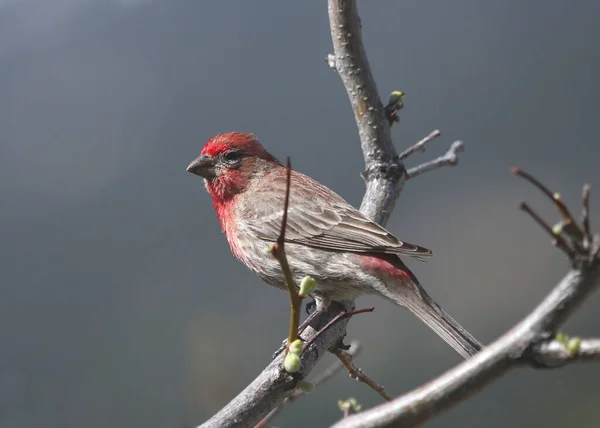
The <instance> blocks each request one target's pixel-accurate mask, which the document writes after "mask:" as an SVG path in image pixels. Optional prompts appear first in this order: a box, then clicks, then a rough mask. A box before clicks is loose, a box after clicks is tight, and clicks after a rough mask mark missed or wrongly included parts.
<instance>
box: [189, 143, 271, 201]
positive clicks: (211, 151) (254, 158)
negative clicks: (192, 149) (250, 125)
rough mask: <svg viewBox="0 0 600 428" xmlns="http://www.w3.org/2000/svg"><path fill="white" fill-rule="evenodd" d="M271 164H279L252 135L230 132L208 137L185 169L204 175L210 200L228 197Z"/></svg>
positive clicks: (226, 198) (239, 190) (238, 191)
mask: <svg viewBox="0 0 600 428" xmlns="http://www.w3.org/2000/svg"><path fill="white" fill-rule="evenodd" d="M274 165H277V166H281V163H280V162H279V161H278V160H277V159H276V158H275V157H274V156H273V155H271V154H270V153H269V152H267V151H266V150H265V148H264V147H263V145H262V144H261V143H260V142H259V141H258V139H257V138H256V137H255V136H254V135H253V134H250V133H246V132H229V133H227V134H218V135H215V136H214V137H212V138H211V139H209V140H208V141H207V142H206V144H205V145H204V148H203V149H202V152H201V153H200V156H198V157H197V158H196V159H194V160H193V161H192V162H191V163H190V164H189V165H188V167H187V171H188V172H191V173H192V174H195V175H198V176H200V177H202V178H204V182H205V184H206V188H207V190H208V192H209V193H210V195H211V196H212V198H213V200H228V199H231V197H233V196H235V195H236V194H238V193H240V192H243V191H244V190H245V189H246V187H247V186H248V183H249V182H250V180H252V179H253V178H256V177H258V176H260V175H262V174H263V173H264V172H266V171H268V170H269V169H270V168H271V167H273V166H274Z"/></svg>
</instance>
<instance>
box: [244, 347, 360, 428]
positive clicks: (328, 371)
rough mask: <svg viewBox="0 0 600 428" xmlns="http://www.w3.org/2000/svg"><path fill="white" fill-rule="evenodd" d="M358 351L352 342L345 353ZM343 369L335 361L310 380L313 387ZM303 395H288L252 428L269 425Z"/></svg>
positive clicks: (352, 353) (340, 364)
mask: <svg viewBox="0 0 600 428" xmlns="http://www.w3.org/2000/svg"><path fill="white" fill-rule="evenodd" d="M360 350H361V347H360V342H359V341H358V340H353V341H352V342H350V349H348V351H347V352H348V353H349V354H350V355H352V356H353V357H356V356H357V355H358V354H359V353H360ZM343 368H344V365H343V364H342V362H341V361H340V360H339V359H338V360H335V361H334V362H333V363H332V364H331V365H330V366H329V367H328V368H327V369H325V370H324V371H323V372H321V373H319V374H318V375H317V376H315V378H314V379H313V380H312V383H313V384H314V386H315V388H316V387H318V386H319V385H321V384H323V383H325V382H327V381H328V380H329V379H331V378H332V377H333V376H335V375H336V374H338V373H339V372H340V370H341V369H343ZM304 395H306V394H305V393H304V392H302V391H299V390H296V391H295V392H294V394H293V395H290V396H289V397H288V398H286V399H285V400H284V401H283V402H282V403H281V404H280V405H279V406H277V407H275V408H274V409H273V410H271V412H269V414H268V415H267V416H265V417H264V418H263V419H262V420H261V421H260V422H259V423H257V424H256V425H255V426H254V428H263V427H265V426H266V425H267V423H269V422H270V421H271V420H273V418H275V416H277V415H278V414H279V413H280V412H281V410H283V408H285V407H287V406H289V405H290V404H292V403H293V402H294V401H296V400H297V399H298V398H300V397H302V396H304Z"/></svg>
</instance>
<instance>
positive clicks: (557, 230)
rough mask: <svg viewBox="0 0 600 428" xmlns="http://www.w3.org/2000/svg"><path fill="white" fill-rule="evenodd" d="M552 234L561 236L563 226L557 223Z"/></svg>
mask: <svg viewBox="0 0 600 428" xmlns="http://www.w3.org/2000/svg"><path fill="white" fill-rule="evenodd" d="M552 233H553V234H555V235H560V234H561V233H563V224H562V223H556V224H555V225H554V227H552Z"/></svg>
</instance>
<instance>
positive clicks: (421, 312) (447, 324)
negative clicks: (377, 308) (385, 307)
mask: <svg viewBox="0 0 600 428" xmlns="http://www.w3.org/2000/svg"><path fill="white" fill-rule="evenodd" d="M411 285H412V286H415V285H416V288H417V289H416V290H410V291H408V293H399V295H398V294H396V293H389V295H388V296H387V297H388V298H389V299H391V300H393V301H394V302H395V303H397V304H399V305H400V306H404V307H405V308H407V309H408V310H410V311H411V312H412V313H413V314H415V315H416V316H417V317H419V319H420V320H421V321H423V322H424V323H425V324H427V325H428V326H429V328H431V329H432V330H433V331H434V332H436V333H437V334H438V336H440V337H441V338H442V339H444V340H445V341H446V343H448V345H450V346H451V347H452V348H454V350H455V351H456V352H458V353H459V354H460V355H462V356H463V357H464V358H469V357H470V356H472V355H475V354H476V353H477V352H479V351H480V350H481V348H482V347H483V345H482V344H481V343H479V341H477V339H475V338H474V337H473V336H472V335H471V334H470V333H469V332H468V331H467V330H465V329H464V328H463V327H462V326H461V325H460V324H459V323H458V322H456V321H455V320H454V318H452V317H451V316H450V315H448V313H447V312H446V311H444V310H443V309H442V308H441V307H440V306H439V305H438V304H437V303H435V302H434V301H433V299H432V298H431V297H429V295H428V294H427V292H426V291H425V290H424V289H423V288H422V287H421V286H420V285H418V283H417V284H411ZM404 287H406V285H404ZM404 287H402V288H404ZM411 288H412V287H411ZM403 291H407V290H406V289H404V290H403Z"/></svg>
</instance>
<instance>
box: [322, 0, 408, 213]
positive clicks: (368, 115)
mask: <svg viewBox="0 0 600 428" xmlns="http://www.w3.org/2000/svg"><path fill="white" fill-rule="evenodd" d="M328 10H329V26H330V28H331V40H332V41H333V51H334V55H333V58H332V56H328V62H329V65H330V67H332V68H335V70H336V71H337V72H338V74H339V75H340V77H341V79H342V82H343V83H344V87H345V88H346V92H347V93H348V97H349V98H350V104H352V110H353V111H354V118H355V120H356V125H357V127H358V134H359V136H360V144H361V148H362V152H363V156H364V160H365V171H364V173H363V178H364V179H365V182H366V187H367V188H366V192H365V195H364V198H363V200H362V204H361V206H360V210H361V211H362V213H363V214H365V215H366V216H367V217H369V218H371V219H372V220H373V221H375V222H377V223H379V224H381V225H385V224H386V223H387V221H388V219H389V218H390V214H391V213H392V210H393V209H394V205H395V203H396V199H397V197H398V195H399V194H400V192H401V191H402V187H403V186H404V183H405V181H406V175H405V169H404V165H403V163H402V161H400V159H399V158H398V155H397V153H396V149H395V148H394V145H393V144H392V137H391V134H390V126H389V123H388V119H387V118H386V116H385V110H384V106H383V103H382V102H381V99H380V98H379V93H378V91H377V86H376V85H375V81H374V80H373V76H372V75H371V69H370V67H369V62H368V60H367V54H366V52H365V49H364V47H363V43H362V34H361V28H360V21H359V18H358V13H357V11H356V1H355V0H329V1H328Z"/></svg>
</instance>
